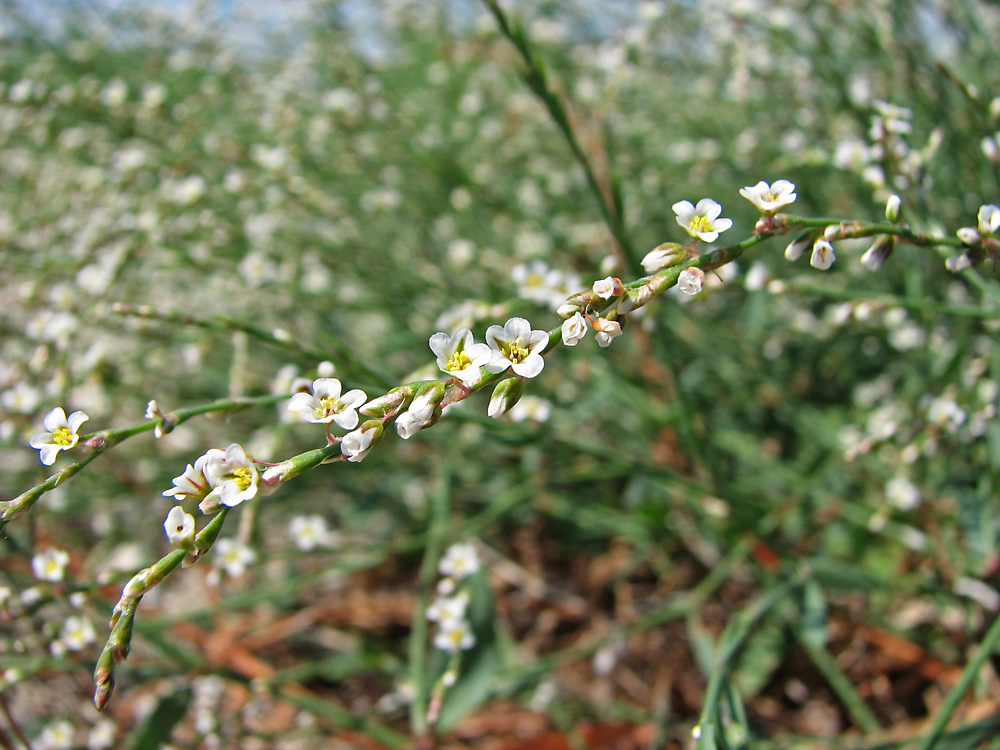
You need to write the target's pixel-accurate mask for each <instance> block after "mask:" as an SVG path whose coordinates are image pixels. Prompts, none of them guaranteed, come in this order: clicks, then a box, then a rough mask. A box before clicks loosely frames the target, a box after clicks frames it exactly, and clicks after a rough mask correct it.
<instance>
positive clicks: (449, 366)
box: [444, 351, 472, 372]
mask: <svg viewBox="0 0 1000 750" xmlns="http://www.w3.org/2000/svg"><path fill="white" fill-rule="evenodd" d="M471 364H472V360H471V359H469V355H468V354H466V353H465V352H459V351H456V352H455V353H454V354H452V355H451V356H450V357H448V362H447V363H446V364H445V366H444V369H446V370H447V371H448V372H458V371H459V370H464V369H465V368H466V367H468V366H469V365H471Z"/></svg>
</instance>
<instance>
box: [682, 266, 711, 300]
mask: <svg viewBox="0 0 1000 750" xmlns="http://www.w3.org/2000/svg"><path fill="white" fill-rule="evenodd" d="M704 285H705V272H704V271H702V270H701V269H700V268H685V269H684V270H683V271H681V273H680V276H678V277H677V288H678V289H680V290H681V291H682V292H684V294H698V292H700V291H701V290H702V287H704Z"/></svg>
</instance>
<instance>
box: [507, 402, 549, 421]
mask: <svg viewBox="0 0 1000 750" xmlns="http://www.w3.org/2000/svg"><path fill="white" fill-rule="evenodd" d="M551 415H552V402H550V401H546V400H545V399H544V398H539V397H538V396H525V397H524V398H522V399H521V400H520V401H518V402H517V403H516V404H514V406H513V407H511V410H510V418H511V419H512V420H513V421H515V422H523V421H525V420H526V419H530V420H532V421H535V422H548V421H549V417H550V416H551Z"/></svg>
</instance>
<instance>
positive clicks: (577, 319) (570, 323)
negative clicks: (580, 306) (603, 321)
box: [561, 312, 590, 346]
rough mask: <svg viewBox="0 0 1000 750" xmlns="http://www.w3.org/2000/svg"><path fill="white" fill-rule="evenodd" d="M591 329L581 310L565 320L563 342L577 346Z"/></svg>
mask: <svg viewBox="0 0 1000 750" xmlns="http://www.w3.org/2000/svg"><path fill="white" fill-rule="evenodd" d="M589 329H590V326H589V325H587V319H586V318H585V317H583V315H582V314H581V313H579V312H577V313H574V314H573V317H572V318H567V319H566V320H564V321H563V324H562V329H561V330H562V342H563V343H564V344H565V345H566V346H576V345H577V344H578V343H580V341H581V339H583V337H584V336H586V335H587V331H588V330H589Z"/></svg>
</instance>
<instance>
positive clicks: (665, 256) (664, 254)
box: [642, 242, 687, 273]
mask: <svg viewBox="0 0 1000 750" xmlns="http://www.w3.org/2000/svg"><path fill="white" fill-rule="evenodd" d="M686 255H687V250H686V249H685V248H684V247H683V246H682V245H678V244H677V243H676V242H664V243H663V244H662V245H658V246H657V247H655V248H653V249H652V250H650V251H649V252H648V253H646V257H644V258H643V259H642V268H643V270H644V271H645V272H646V273H656V272H657V271H659V270H660V269H661V268H667V267H669V266H676V265H677V264H678V263H680V262H681V261H682V260H684V258H685V256H686Z"/></svg>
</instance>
